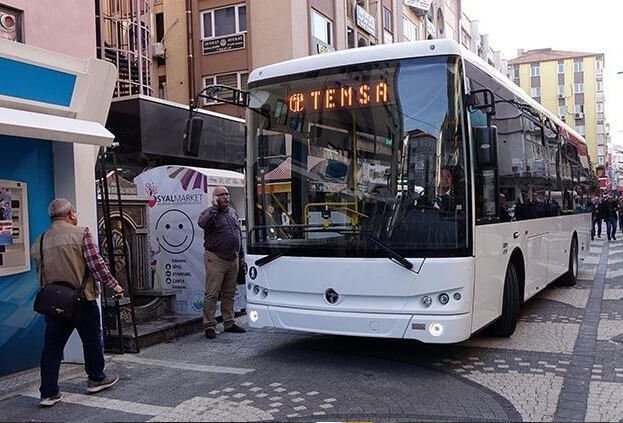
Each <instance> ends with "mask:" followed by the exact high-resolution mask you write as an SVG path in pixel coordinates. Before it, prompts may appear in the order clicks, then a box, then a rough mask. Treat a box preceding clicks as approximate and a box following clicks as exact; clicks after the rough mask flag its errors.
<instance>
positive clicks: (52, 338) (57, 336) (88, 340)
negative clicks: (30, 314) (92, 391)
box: [39, 301, 106, 398]
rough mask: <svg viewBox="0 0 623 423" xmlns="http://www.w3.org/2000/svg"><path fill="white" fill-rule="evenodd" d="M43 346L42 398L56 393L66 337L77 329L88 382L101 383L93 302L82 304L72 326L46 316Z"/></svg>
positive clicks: (98, 330)
mask: <svg viewBox="0 0 623 423" xmlns="http://www.w3.org/2000/svg"><path fill="white" fill-rule="evenodd" d="M45 321H46V327H45V343H44V345H43V352H42V353H41V386H40V388H39V392H41V398H48V397H51V396H54V395H56V394H57V393H58V392H59V387H58V372H59V370H60V367H61V360H62V359H63V349H64V348H65V344H66V343H67V341H68V340H69V336H70V335H71V333H72V332H73V331H74V329H76V330H77V331H78V335H80V339H81V340H82V347H83V351H84V368H85V370H86V372H87V375H88V376H89V380H93V381H97V382H99V381H101V380H104V378H105V377H106V375H105V374H104V344H103V341H102V327H101V326H100V311H99V307H98V306H97V303H96V302H95V301H85V302H83V303H82V305H81V306H80V310H79V314H78V317H77V318H76V321H75V322H74V323H73V324H68V323H65V322H63V321H61V320H57V319H51V318H48V317H46V318H45Z"/></svg>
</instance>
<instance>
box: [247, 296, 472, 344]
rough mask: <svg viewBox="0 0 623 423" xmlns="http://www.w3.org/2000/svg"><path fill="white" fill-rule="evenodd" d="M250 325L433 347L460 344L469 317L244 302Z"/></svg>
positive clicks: (467, 331) (468, 330) (468, 328)
mask: <svg viewBox="0 0 623 423" xmlns="http://www.w3.org/2000/svg"><path fill="white" fill-rule="evenodd" d="M246 311H247V316H248V318H249V326H251V327H252V328H278V329H288V330H294V331H301V332H313V333H325V334H331V335H346V336H368V337H375V338H405V339H416V340H418V341H422V342H426V343H434V344H450V343H456V342H461V341H464V340H466V339H467V338H469V336H470V334H471V315H470V314H469V313H466V314H455V315H421V314H417V315H414V314H382V313H357V312H340V311H322V310H307V309H295V308H288V307H277V306H267V305H263V304H253V303H247V307H246Z"/></svg>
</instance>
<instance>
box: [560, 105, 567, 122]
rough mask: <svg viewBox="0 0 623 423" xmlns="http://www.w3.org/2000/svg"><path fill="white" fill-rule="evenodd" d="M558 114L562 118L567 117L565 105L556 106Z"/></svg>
mask: <svg viewBox="0 0 623 423" xmlns="http://www.w3.org/2000/svg"><path fill="white" fill-rule="evenodd" d="M558 116H560V118H561V119H562V120H565V119H566V118H567V106H558Z"/></svg>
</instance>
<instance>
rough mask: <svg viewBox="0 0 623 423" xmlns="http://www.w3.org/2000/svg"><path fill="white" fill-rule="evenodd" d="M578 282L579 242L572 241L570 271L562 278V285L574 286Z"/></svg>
mask: <svg viewBox="0 0 623 423" xmlns="http://www.w3.org/2000/svg"><path fill="white" fill-rule="evenodd" d="M577 281H578V240H577V238H573V239H572V240H571V248H570V249H569V269H568V270H567V273H565V274H564V275H562V277H561V278H560V283H561V285H564V286H574V285H575V284H576V282H577Z"/></svg>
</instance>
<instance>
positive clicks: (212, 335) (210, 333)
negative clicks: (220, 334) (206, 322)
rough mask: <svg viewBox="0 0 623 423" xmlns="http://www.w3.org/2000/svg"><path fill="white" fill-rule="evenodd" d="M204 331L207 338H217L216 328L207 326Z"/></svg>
mask: <svg viewBox="0 0 623 423" xmlns="http://www.w3.org/2000/svg"><path fill="white" fill-rule="evenodd" d="M204 333H205V336H206V338H208V339H214V338H216V329H214V328H207V329H206V330H205V332H204Z"/></svg>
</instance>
